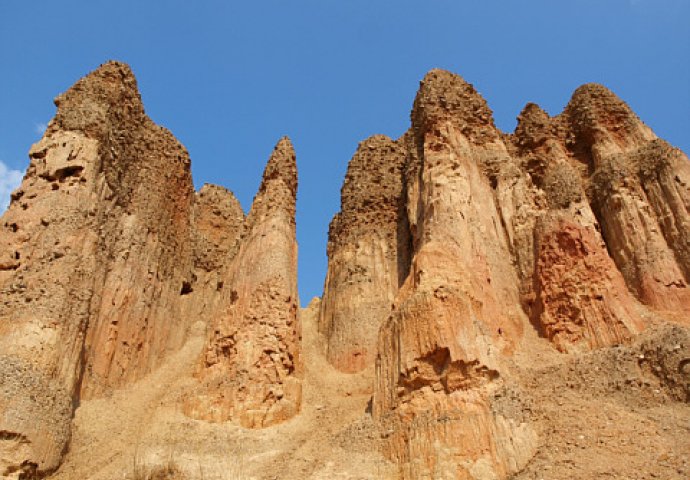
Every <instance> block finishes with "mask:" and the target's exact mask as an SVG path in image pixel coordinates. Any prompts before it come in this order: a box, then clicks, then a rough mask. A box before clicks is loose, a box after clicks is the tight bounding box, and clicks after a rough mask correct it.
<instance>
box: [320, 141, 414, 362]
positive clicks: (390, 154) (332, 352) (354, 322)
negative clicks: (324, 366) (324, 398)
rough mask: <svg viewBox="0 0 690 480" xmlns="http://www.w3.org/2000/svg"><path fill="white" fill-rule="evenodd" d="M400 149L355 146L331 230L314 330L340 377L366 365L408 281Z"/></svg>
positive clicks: (386, 144)
mask: <svg viewBox="0 0 690 480" xmlns="http://www.w3.org/2000/svg"><path fill="white" fill-rule="evenodd" d="M403 142H404V140H401V141H399V142H394V141H393V140H391V139H390V138H388V137H385V136H383V135H377V136H374V137H371V138H369V139H367V140H365V141H364V142H362V143H361V144H360V145H359V147H358V148H357V152H356V153H355V155H354V157H352V160H351V161H350V165H349V167H348V171H347V176H346V177H345V183H344V184H343V188H342V192H341V197H342V199H341V203H342V211H341V212H340V213H338V214H337V215H336V217H335V218H334V219H333V221H332V222H331V226H330V232H329V242H328V257H329V264H328V265H329V269H328V277H327V278H326V284H325V287H324V294H323V301H322V302H321V312H320V322H319V323H320V330H321V331H322V332H323V333H324V334H325V336H326V338H327V339H328V340H327V341H328V344H327V355H328V359H329V361H330V362H331V363H332V364H333V365H334V366H336V367H337V368H338V369H340V370H342V371H345V372H357V371H360V370H363V369H364V368H366V367H367V366H369V367H370V366H372V365H373V362H374V359H375V357H376V337H377V335H378V331H379V327H380V326H381V322H382V320H383V319H385V318H386V317H387V316H388V313H389V312H390V307H391V305H392V303H393V300H394V298H395V293H396V292H397V291H398V288H399V286H400V283H401V282H402V280H403V279H404V278H405V277H406V276H407V271H405V269H406V268H407V263H408V260H407V256H408V255H409V233H408V229H407V228H406V223H405V218H406V215H405V211H404V208H405V205H404V202H403V201H402V192H403V173H404V172H403V167H404V166H405V163H406V157H407V153H406V149H405V146H404V145H403V144H402V143H403Z"/></svg>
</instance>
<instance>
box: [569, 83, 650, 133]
mask: <svg viewBox="0 0 690 480" xmlns="http://www.w3.org/2000/svg"><path fill="white" fill-rule="evenodd" d="M564 115H565V116H567V117H569V118H570V122H571V124H572V125H573V127H574V129H575V131H579V132H584V133H586V132H591V131H592V130H593V129H598V128H603V129H605V130H609V131H616V132H621V131H622V132H626V133H632V132H634V131H635V130H636V128H637V126H639V125H640V124H641V123H642V122H641V120H640V119H639V118H638V117H637V115H635V113H634V112H633V111H632V110H631V109H630V107H629V106H628V105H627V104H626V103H625V102H624V101H623V100H621V99H620V98H619V97H618V96H617V95H616V94H615V93H613V92H612V91H611V90H609V89H608V88H606V87H605V86H603V85H599V84H597V83H587V84H585V85H582V86H581V87H579V88H578V89H576V90H575V92H574V93H573V96H572V97H571V98H570V101H569V102H568V105H567V106H566V107H565V110H564Z"/></svg>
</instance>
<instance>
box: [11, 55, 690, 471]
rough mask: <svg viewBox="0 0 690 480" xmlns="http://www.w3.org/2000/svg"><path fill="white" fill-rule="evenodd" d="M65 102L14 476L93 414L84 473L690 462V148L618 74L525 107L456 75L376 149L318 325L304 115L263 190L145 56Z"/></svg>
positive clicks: (21, 388)
mask: <svg viewBox="0 0 690 480" xmlns="http://www.w3.org/2000/svg"><path fill="white" fill-rule="evenodd" d="M56 105H57V107H58V110H57V114H56V116H55V118H54V119H53V120H52V121H51V123H50V125H49V127H48V129H47V130H46V133H45V135H44V137H43V138H42V139H41V140H40V141H39V142H38V143H37V144H36V145H34V146H33V147H32V148H31V150H30V159H31V163H30V166H29V168H28V170H27V173H26V176H25V177H24V180H23V182H22V185H21V186H20V188H19V189H17V190H16V191H15V192H14V193H13V195H12V202H11V205H10V208H9V210H8V211H7V212H6V213H5V214H4V215H3V216H2V219H0V380H1V381H0V476H2V477H3V478H5V477H14V478H34V477H41V476H45V475H46V474H49V473H51V472H53V471H55V469H56V468H57V467H58V466H59V465H60V462H61V461H62V460H63V457H64V456H65V454H66V452H68V450H69V447H70V437H71V435H72V433H73V432H72V430H74V433H75V439H74V440H73V441H72V447H73V448H72V450H71V451H69V453H68V454H67V460H66V461H65V463H64V464H63V465H62V467H61V468H60V470H59V471H58V472H57V473H56V474H55V475H56V476H57V477H58V478H62V479H68V480H76V479H81V478H85V477H87V476H88V477H89V478H96V479H109V478H114V476H117V477H118V478H120V477H121V476H122V473H123V468H129V467H130V465H131V463H132V457H134V460H135V464H136V461H137V460H138V458H140V457H138V455H139V454H140V450H139V448H140V446H141V449H142V451H143V452H144V453H143V456H142V457H141V458H144V461H146V462H150V463H154V464H155V463H156V462H157V461H158V460H160V458H161V457H162V454H161V449H162V448H163V447H162V446H163V445H164V446H165V448H167V455H168V457H170V456H171V453H170V452H171V450H170V449H173V450H172V452H173V454H175V455H176V454H177V453H179V459H180V463H179V464H178V465H167V467H165V468H167V470H165V469H164V470H160V471H159V472H167V473H168V474H170V472H172V471H174V472H176V474H179V476H181V478H188V479H191V478H204V470H203V468H202V464H203V467H207V466H208V467H209V468H210V470H209V471H211V472H214V473H213V474H215V473H218V475H228V474H230V475H233V473H232V472H231V470H230V468H231V467H233V466H236V467H238V468H241V469H244V471H240V470H238V472H240V473H238V474H237V475H235V476H243V477H256V478H274V477H276V476H277V475H278V476H280V477H281V478H287V479H290V478H295V479H298V478H299V479H303V478H334V477H337V476H339V475H340V476H344V477H360V476H366V475H377V476H386V475H388V474H391V476H393V477H395V478H404V479H419V478H434V479H474V480H486V479H492V480H495V479H502V478H525V479H527V478H541V476H548V477H549V478H556V479H561V478H562V479H569V478H601V477H602V476H604V475H605V474H610V473H611V472H612V471H614V470H615V473H616V475H618V474H620V475H622V476H625V477H629V478H643V477H644V478H647V477H651V476H653V475H656V476H658V477H660V478H673V475H676V474H678V475H679V478H681V477H682V478H686V477H687V476H688V474H690V467H689V466H688V465H690V459H688V457H687V452H688V451H690V440H688V436H687V424H688V421H689V420H690V410H688V408H687V400H688V398H690V388H689V387H688V385H690V382H688V379H689V378H690V377H689V375H690V350H689V349H690V340H688V339H689V338H690V325H689V323H690V287H689V286H688V283H689V282H690V162H689V161H688V158H687V157H686V156H685V154H683V153H682V152H680V151H679V150H677V149H675V148H673V147H671V146H670V145H668V144H667V143H665V142H664V141H663V140H660V139H658V138H657V137H656V136H655V135H654V133H653V132H652V131H651V130H650V129H649V128H648V127H647V126H645V125H644V124H643V123H642V122H641V121H640V120H639V119H638V118H637V117H636V116H635V115H634V113H632V112H631V110H630V109H629V108H628V106H627V105H625V104H624V103H623V102H622V101H621V100H620V99H618V98H617V97H616V96H615V95H614V94H613V93H611V92H610V91H608V90H607V89H605V88H604V87H602V86H600V85H585V86H583V87H581V88H579V89H578V90H577V91H576V92H575V93H574V94H573V97H572V99H571V101H570V102H569V103H568V105H567V107H566V108H565V110H564V111H563V112H562V113H561V114H559V115H557V116H555V117H551V116H549V115H548V114H547V113H546V112H544V111H543V110H542V109H540V108H539V107H538V106H537V105H534V104H529V105H527V106H526V107H525V109H524V110H523V111H522V112H521V114H520V115H519V117H518V125H517V128H516V130H515V132H514V133H512V134H505V133H503V132H501V131H499V130H498V129H497V128H496V126H495V125H494V122H493V119H492V112H491V110H490V109H489V107H488V105H487V103H486V101H485V100H484V99H483V98H482V97H481V96H480V95H479V94H478V93H477V92H476V91H475V89H474V88H473V87H472V86H471V85H470V84H468V83H467V82H465V81H464V80H463V79H462V78H460V77H459V76H457V75H454V74H451V73H449V72H446V71H442V70H433V71H431V72H429V74H427V76H426V77H425V78H424V80H423V81H422V83H421V85H420V89H419V92H418V94H417V97H416V98H415V100H414V104H413V108H412V113H411V126H410V128H409V130H408V131H407V132H406V133H404V134H403V135H402V136H401V137H400V138H399V139H397V140H392V139H390V138H388V137H385V136H382V135H376V136H373V137H371V138H369V139H367V140H365V141H364V142H362V143H361V144H360V145H359V147H358V148H357V151H356V153H355V154H354V156H353V157H352V160H351V161H350V165H349V168H348V171H347V175H346V178H345V182H344V185H343V188H342V190H341V204H342V208H341V211H340V212H339V213H338V214H337V215H336V216H335V218H334V219H333V221H332V222H331V225H330V230H329V242H328V248H327V252H328V257H329V265H328V274H327V278H326V281H325V286H324V296H323V298H322V300H321V301H320V302H319V301H314V302H312V304H311V305H310V307H309V308H308V309H307V310H305V311H303V312H302V315H301V317H302V318H304V319H305V325H306V326H307V328H306V329H305V332H306V333H307V334H308V341H307V342H306V348H305V349H303V348H302V328H301V324H300V314H299V313H298V310H299V301H298V292H297V280H296V278H297V275H296V274H297V272H296V270H297V243H296V240H295V202H296V191H297V168H296V159H295V152H294V149H293V147H292V144H291V142H290V140H289V139H287V138H283V139H281V140H280V141H279V142H278V144H277V145H276V147H275V149H274V151H273V153H272V154H271V157H270V158H269V160H268V163H267V165H266V168H265V171H264V175H263V179H262V182H261V185H260V187H259V191H258V193H257V195H256V197H255V198H254V201H253V204H252V206H251V209H250V211H249V214H248V215H246V216H245V214H244V212H243V210H242V208H241V206H240V204H239V202H238V201H237V199H236V198H235V197H234V196H233V194H232V193H231V192H230V191H228V190H226V189H224V188H222V187H217V186H213V185H205V186H204V187H203V188H202V189H201V190H200V191H199V192H195V191H194V188H193V184H192V181H191V175H190V161H189V157H188V155H187V152H186V151H185V149H184V147H182V146H181V145H180V144H179V142H177V141H176V140H175V139H174V137H173V136H172V135H171V134H170V133H169V132H168V131H167V130H165V129H163V128H161V127H158V126H156V125H155V124H154V123H153V122H152V121H151V120H150V119H149V118H148V117H147V116H146V114H145V112H144V109H143V106H142V103H141V99H140V96H139V93H138V91H137V87H136V81H135V79H134V77H133V75H132V73H131V71H130V69H129V68H128V67H127V66H126V65H124V64H121V63H117V62H109V63H107V64H105V65H102V66H101V67H100V68H99V69H97V70H96V71H95V72H93V73H91V74H89V75H88V76H86V77H85V78H83V79H82V80H80V81H79V82H77V83H76V84H75V85H74V86H73V87H72V88H70V89H69V90H68V91H67V92H66V93H64V94H63V95H61V96H59V97H58V98H57V99H56ZM317 316H318V320H317ZM317 330H318V332H317ZM327 362H330V364H331V365H328V363H327ZM333 367H335V368H333ZM303 385H304V392H305V394H304V402H303V396H302V390H303ZM303 403H304V404H305V405H304V406H303V405H302V404H303ZM303 407H304V408H303ZM189 417H191V418H192V419H194V421H193V420H191V419H190V418H189ZM291 418H293V421H291V422H286V423H285V424H284V425H281V426H279V427H276V428H269V429H267V430H260V431H256V430H255V429H259V428H262V427H270V426H274V425H276V424H278V423H281V422H283V421H285V420H287V419H291ZM229 424H234V425H233V426H229ZM75 425H76V427H75V428H73V426H75ZM324 425H326V428H324ZM612 425H615V426H612ZM142 432H143V433H142ZM110 436H113V437H114V440H113V443H110V440H109V439H110ZM140 442H141V443H140ZM245 444H246V445H245ZM245 447H246V448H247V449H248V450H250V451H249V452H248V451H244V450H243V448H245ZM583 452H584V453H583ZM247 453H248V455H247ZM381 453H383V454H384V456H385V457H387V458H385V459H384V458H383V456H380V454H381ZM84 457H89V458H88V459H85V458H84ZM244 458H246V459H249V460H250V461H248V462H245V464H244V465H243V462H244V460H243V459H244ZM353 458H354V459H356V460H357V462H355V463H357V465H356V466H353V465H351V464H352V459H353ZM168 461H169V462H170V460H168ZM123 465H126V467H123ZM574 465H575V466H576V467H574ZM136 467H137V465H135V469H136ZM173 467H174V468H173ZM612 469H613V470H612ZM374 470H376V473H374ZM547 470H548V475H546V474H545V472H546V471H547ZM228 472H230V473H228ZM247 472H251V473H247ZM353 472H355V473H353ZM135 473H136V472H134V473H132V475H130V477H131V478H141V475H140V476H137V475H136V474H135ZM151 476H152V475H150V477H151ZM130 477H127V478H130ZM206 478H208V477H206ZM386 478H387V477H386Z"/></svg>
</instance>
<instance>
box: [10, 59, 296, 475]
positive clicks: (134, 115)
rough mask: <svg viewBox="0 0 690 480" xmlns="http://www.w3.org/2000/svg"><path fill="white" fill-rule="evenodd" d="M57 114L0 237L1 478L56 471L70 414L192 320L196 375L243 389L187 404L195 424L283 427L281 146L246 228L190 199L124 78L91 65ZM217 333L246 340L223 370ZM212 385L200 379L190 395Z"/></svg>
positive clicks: (288, 368)
mask: <svg viewBox="0 0 690 480" xmlns="http://www.w3.org/2000/svg"><path fill="white" fill-rule="evenodd" d="M55 104H56V105H57V107H58V109H57V114H56V116H55V118H53V120H52V121H51V122H50V124H49V125H48V128H47V130H46V132H45V135H44V136H43V138H42V139H41V140H40V141H39V142H38V143H37V144H35V145H34V146H33V147H32V148H31V150H30V152H29V156H30V159H31V162H30V165H29V168H28V169H27V172H26V175H25V177H24V180H23V182H22V184H21V186H20V187H19V188H18V189H17V190H16V191H15V192H14V193H13V195H12V201H11V205H10V207H9V209H8V211H7V212H6V213H5V214H4V215H3V217H2V220H1V224H0V225H1V228H0V245H1V246H2V247H1V249H0V357H1V358H2V361H0V371H1V372H2V379H3V381H2V388H1V389H0V432H2V435H0V475H20V474H21V475H28V476H32V475H39V476H40V475H44V474H45V473H47V472H50V471H53V470H55V469H56V468H57V467H58V465H59V464H60V461H61V459H62V457H63V455H64V453H65V451H66V450H67V447H68V444H69V440H70V431H71V421H72V417H73V411H74V408H75V407H76V406H77V405H78V404H79V402H80V401H82V400H86V399H90V398H94V397H101V396H103V395H108V394H109V393H110V392H112V390H113V389H117V388H120V387H123V386H127V385H131V384H132V383H133V382H135V381H137V380H139V379H140V378H141V377H143V376H144V375H146V374H147V373H149V372H151V371H153V370H154V369H156V368H157V367H158V366H160V365H161V364H162V362H163V361H164V360H165V359H166V358H167V357H168V356H169V354H171V353H173V352H176V351H178V350H179V349H180V347H181V346H182V345H183V343H184V342H185V340H186V339H187V336H188V332H189V331H190V328H191V327H192V325H194V324H197V323H199V322H201V324H202V328H208V329H209V331H210V332H211V333H210V334H209V335H210V337H209V344H208V349H207V352H206V353H205V354H204V358H203V359H200V361H199V363H200V365H202V366H203V367H204V368H203V369H202V370H204V369H206V368H208V369H210V370H211V371H213V372H217V371H218V372H220V376H222V377H224V378H223V382H225V381H226V380H227V375H233V372H237V371H241V372H242V375H244V376H242V375H238V377H237V380H238V382H239V383H240V385H235V386H234V387H233V388H232V389H231V390H230V391H231V392H239V393H237V396H236V397H232V395H230V396H231V398H233V399H232V400H231V401H230V404H232V405H234V404H235V403H237V404H238V405H239V407H227V406H225V405H224V406H222V407H221V408H220V411H221V412H222V413H218V411H217V409H216V406H215V404H212V405H210V406H208V405H206V403H204V402H199V403H200V405H202V406H201V407H198V408H197V409H196V410H195V411H194V412H195V413H198V414H199V415H198V416H200V417H202V418H212V419H219V418H223V419H227V418H228V417H229V416H230V415H232V416H233V418H235V419H237V420H238V421H239V422H240V423H242V424H245V425H250V426H257V427H260V426H265V425H269V424H272V423H277V422H280V421H282V420H285V419H287V418H289V417H290V416H292V415H294V414H295V413H296V412H297V411H298V410H299V405H300V392H301V390H300V381H299V376H300V372H301V360H300V350H299V348H300V346H299V340H300V329H299V324H298V321H297V317H296V311H297V307H298V300H297V280H296V278H297V277H296V275H297V272H296V262H297V245H296V242H295V221H294V215H295V193H296V188H297V172H296V164H295V155H294V151H293V149H292V145H291V144H290V141H289V140H287V139H283V140H281V141H280V143H279V144H278V146H277V147H276V150H275V152H274V155H273V156H272V158H271V160H270V161H269V164H268V166H267V167H266V172H265V174H264V181H263V183H262V185H261V188H260V191H259V194H258V195H257V197H256V199H255V201H254V205H253V206H252V210H251V212H250V214H249V216H248V217H247V218H246V219H245V215H244V213H243V212H242V209H241V207H240V205H239V202H237V200H236V199H235V197H234V196H233V195H232V193H231V192H229V191H227V190H225V189H223V188H222V187H216V186H212V185H206V186H204V187H203V188H202V189H201V190H200V191H199V192H198V193H196V192H195V191H194V188H193V184H192V179H191V174H190V161H189V156H188V154H187V151H186V150H185V148H184V147H183V146H182V145H181V144H180V143H179V142H178V141H177V140H176V139H175V138H174V137H173V136H172V135H171V134H170V132H168V131H167V130H166V129H164V128H162V127H159V126H157V125H155V124H154V123H153V122H152V121H151V120H150V119H149V118H148V117H147V116H146V114H145V112H144V108H143V106H142V103H141V98H140V95H139V92H138V90H137V85H136V80H135V78H134V76H133V74H132V72H131V70H130V69H129V67H128V66H127V65H125V64H122V63H118V62H108V63H106V64H104V65H102V66H101V67H99V68H98V69H97V70H96V71H94V72H92V73H90V74H89V75H87V76H86V77H84V78H83V79H81V80H79V81H78V82H77V83H76V84H75V85H74V86H73V87H71V88H70V89H69V90H68V91H67V92H65V93H64V94H62V95H60V96H58V97H57V98H56V100H55ZM227 330H232V331H233V335H237V337H236V338H237V339H238V340H239V339H240V338H242V339H243V340H247V342H246V343H245V342H242V343H241V345H240V347H238V348H239V350H241V351H239V352H238V351H235V354H234V355H230V358H229V359H228V358H227V356H228V354H227V349H226V348H225V347H226V345H225V344H226V343H227V338H228V337H227V336H226V335H225V332H226V331H227ZM238 332H239V333H238ZM254 339H256V341H254ZM245 347H246V348H248V350H246V351H244V350H242V349H243V348H245ZM255 362H259V363H258V364H256V363H255ZM214 365H218V367H216V368H211V367H212V366H214ZM269 371H270V372H272V373H271V374H270V375H269V376H270V378H264V374H265V373H266V372H269ZM271 375H272V376H271ZM200 376H201V377H202V378H204V379H205V380H207V379H208V378H207V377H209V376H211V377H213V375H206V374H205V372H203V371H202V372H201V373H200ZM214 378H217V377H214ZM245 387H247V388H248V389H249V392H245V391H244V388H245ZM223 388H225V387H218V386H216V385H214V384H213V382H212V381H206V382H205V383H203V384H202V388H200V389H197V391H196V394H197V395H198V396H199V397H200V398H215V397H214V395H215V396H216V397H217V396H218V392H219V391H221V390H222V389H223ZM270 395H273V397H271V396H270ZM212 403H213V402H212ZM27 478H28V477H27Z"/></svg>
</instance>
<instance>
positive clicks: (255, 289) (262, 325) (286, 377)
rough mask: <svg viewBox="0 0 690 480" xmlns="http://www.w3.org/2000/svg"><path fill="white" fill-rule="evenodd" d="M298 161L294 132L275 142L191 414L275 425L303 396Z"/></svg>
mask: <svg viewBox="0 0 690 480" xmlns="http://www.w3.org/2000/svg"><path fill="white" fill-rule="evenodd" d="M296 193H297V166H296V164H295V153H294V150H293V147H292V144H291V142H290V140H289V139H287V138H283V139H281V140H280V142H278V145H276V148H275V150H274V151H273V154H272V155H271V158H270V159H269V161H268V164H267V166H266V170H265V171H264V176H263V181H262V183H261V187H260V189H259V193H258V194H257V196H256V198H255V199H254V203H253V205H252V208H251V211H250V212H249V215H248V216H247V218H246V220H245V222H244V225H243V233H242V236H241V239H240V243H239V248H238V249H237V253H236V254H235V256H234V258H233V261H232V262H231V263H230V264H229V266H228V269H227V270H226V272H225V273H224V275H223V277H222V290H223V294H222V300H221V301H220V303H219V305H218V307H217V309H216V314H215V315H214V317H213V318H211V319H210V325H209V329H208V331H209V337H208V340H207V344H206V348H205V351H204V354H203V358H202V359H201V361H200V365H199V370H198V378H199V380H200V382H201V385H203V386H202V388H201V389H199V390H198V391H195V392H193V393H192V394H191V395H190V396H189V397H188V398H187V399H186V402H185V411H186V412H187V413H188V414H189V415H190V416H192V417H195V418H200V419H205V420H212V421H225V420H228V419H231V418H237V419H238V420H239V423H240V424H241V425H243V426H245V427H250V428H259V427H266V426H269V425H273V424H275V423H279V422H281V421H284V420H286V419H288V418H290V417H292V416H293V415H295V414H296V413H297V412H298V411H299V408H300V404H301V381H300V378H301V376H302V362H301V358H300V341H301V329H300V324H299V321H298V317H297V311H298V305H299V300H298V297H297V242H296V240H295V200H296Z"/></svg>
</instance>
